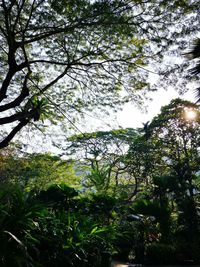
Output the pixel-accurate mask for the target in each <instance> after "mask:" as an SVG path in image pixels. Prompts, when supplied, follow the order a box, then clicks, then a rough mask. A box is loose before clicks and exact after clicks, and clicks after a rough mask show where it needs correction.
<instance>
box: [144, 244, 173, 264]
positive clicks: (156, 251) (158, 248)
mask: <svg viewBox="0 0 200 267" xmlns="http://www.w3.org/2000/svg"><path fill="white" fill-rule="evenodd" d="M145 263H146V264H148V265H167V264H175V263H176V257H175V248H174V247H173V246H172V245H166V244H160V243H151V244H148V245H147V246H146V253H145Z"/></svg>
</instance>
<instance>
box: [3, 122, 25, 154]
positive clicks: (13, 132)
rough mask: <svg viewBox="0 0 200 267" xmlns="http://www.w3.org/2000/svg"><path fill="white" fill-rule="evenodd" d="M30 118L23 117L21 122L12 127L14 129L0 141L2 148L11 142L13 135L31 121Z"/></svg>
mask: <svg viewBox="0 0 200 267" xmlns="http://www.w3.org/2000/svg"><path fill="white" fill-rule="evenodd" d="M29 121H30V119H23V120H21V121H20V123H19V124H18V125H17V126H16V127H14V128H13V129H12V131H11V132H10V133H9V134H8V135H7V136H6V138H5V139H4V140H3V141H1V142H0V149H2V148H4V147H6V146H8V144H9V142H10V141H11V140H12V139H13V137H14V136H15V135H16V134H17V133H18V132H19V131H20V130H21V129H22V128H23V127H24V126H26V125H27V124H28V123H29Z"/></svg>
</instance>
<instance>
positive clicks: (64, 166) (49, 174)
mask: <svg viewBox="0 0 200 267" xmlns="http://www.w3.org/2000/svg"><path fill="white" fill-rule="evenodd" d="M4 152H5V150H2V151H1V154H0V157H1V165H0V172H1V181H2V182H8V181H9V182H14V183H16V182H17V183H19V184H21V185H22V186H24V187H25V188H26V190H27V191H29V190H32V189H38V190H41V189H46V188H47V187H49V186H50V185H51V184H55V183H66V184H68V185H71V186H74V187H79V186H80V185H79V181H80V177H78V176H77V175H76V174H75V170H74V164H73V161H71V160H62V159H61V158H59V157H58V156H53V155H50V154H29V155H21V156H20V155H17V154H16V153H14V152H12V151H10V152H9V153H4Z"/></svg>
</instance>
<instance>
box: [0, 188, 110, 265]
mask: <svg viewBox="0 0 200 267" xmlns="http://www.w3.org/2000/svg"><path fill="white" fill-rule="evenodd" d="M76 196H77V192H76V191H75V190H74V189H72V188H69V187H67V186H66V185H60V186H57V185H55V186H51V187H50V188H49V189H47V190H46V191H42V192H41V193H38V194H35V193H33V192H29V193H26V192H24V191H23V190H22V189H21V188H19V187H18V186H16V185H12V186H11V185H9V184H6V185H4V186H2V185H1V188H0V203H1V204H0V205H1V209H0V210H1V216H0V218H1V219H0V226H1V231H0V241H1V244H0V248H1V249H0V264H1V266H38V267H39V266H91V267H92V266H109V258H110V253H111V249H112V241H113V237H114V236H115V232H114V227H112V226H110V225H109V224H107V225H106V224H105V223H103V221H102V220H100V219H97V218H95V220H94V217H92V216H90V215H91V214H93V215H94V210H95V207H97V206H98V198H95V199H91V200H89V199H85V200H84V201H83V200H80V199H76V200H73V198H74V197H76ZM100 201H103V198H101V200H100V199H99V203H101V202H100ZM105 201H106V199H105ZM83 204H84V206H85V209H83ZM100 205H102V204H100ZM112 208H113V206H112ZM112 208H111V209H112ZM104 209H105V207H104ZM104 209H103V206H102V208H100V207H99V209H98V211H99V213H98V215H99V216H100V215H101V218H103V214H104V213H106V212H108V211H107V210H106V211H105V210H104ZM85 210H87V212H86V214H84V211H85ZM106 261H107V263H106ZM104 264H105V265H104Z"/></svg>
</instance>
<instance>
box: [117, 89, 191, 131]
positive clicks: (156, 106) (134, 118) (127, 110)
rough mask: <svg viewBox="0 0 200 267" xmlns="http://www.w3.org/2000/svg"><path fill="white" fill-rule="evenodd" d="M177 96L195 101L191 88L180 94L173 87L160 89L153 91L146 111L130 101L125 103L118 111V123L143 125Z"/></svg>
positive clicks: (120, 124)
mask: <svg viewBox="0 0 200 267" xmlns="http://www.w3.org/2000/svg"><path fill="white" fill-rule="evenodd" d="M177 97H180V98H183V99H186V100H189V101H192V102H194V101H195V96H194V92H193V91H192V90H189V91H188V92H187V93H185V94H184V95H179V93H178V92H177V91H176V90H175V89H173V88H172V87H170V88H168V90H164V89H159V90H158V91H157V92H153V93H152V101H148V102H146V105H147V108H146V109H147V111H146V112H142V111H141V110H140V109H139V108H137V107H135V106H134V105H133V104H130V103H129V104H127V105H125V107H124V108H123V110H122V111H121V112H118V114H117V123H118V124H119V126H121V127H123V128H126V127H133V128H137V127H142V123H145V122H147V121H150V120H151V119H153V117H155V116H156V115H157V114H159V112H160V109H161V107H162V106H165V105H168V104H169V103H170V101H171V100H172V99H174V98H177Z"/></svg>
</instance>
